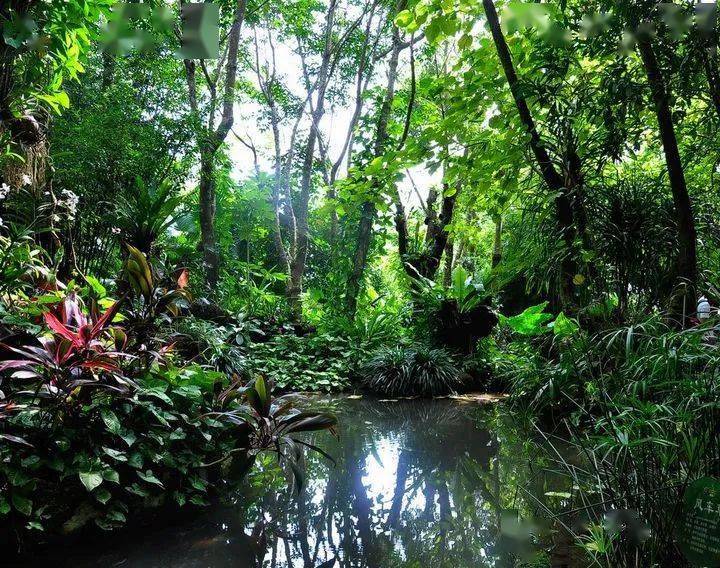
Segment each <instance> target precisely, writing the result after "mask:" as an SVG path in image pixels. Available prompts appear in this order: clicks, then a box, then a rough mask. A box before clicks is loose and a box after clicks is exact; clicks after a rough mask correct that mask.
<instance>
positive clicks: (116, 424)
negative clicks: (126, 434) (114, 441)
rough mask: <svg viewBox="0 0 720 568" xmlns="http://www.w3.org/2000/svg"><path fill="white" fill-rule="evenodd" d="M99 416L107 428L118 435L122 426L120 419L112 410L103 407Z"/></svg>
mask: <svg viewBox="0 0 720 568" xmlns="http://www.w3.org/2000/svg"><path fill="white" fill-rule="evenodd" d="M100 416H101V417H102V419H103V422H105V426H107V429H108V430H109V431H110V432H112V433H113V434H116V435H120V432H121V430H122V427H121V426H120V420H118V417H117V415H116V414H115V413H114V412H113V411H112V410H107V409H103V410H101V411H100Z"/></svg>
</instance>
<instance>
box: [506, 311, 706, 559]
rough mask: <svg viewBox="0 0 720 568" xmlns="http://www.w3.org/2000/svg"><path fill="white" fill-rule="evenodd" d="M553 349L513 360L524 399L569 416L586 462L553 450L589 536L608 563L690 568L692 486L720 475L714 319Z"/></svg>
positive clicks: (625, 331)
mask: <svg viewBox="0 0 720 568" xmlns="http://www.w3.org/2000/svg"><path fill="white" fill-rule="evenodd" d="M539 342H542V343H539ZM549 342H550V337H549V336H546V337H545V338H544V339H538V338H535V339H533V343H527V342H525V343H524V345H525V348H524V349H519V348H517V347H518V346H517V345H516V348H515V349H513V350H511V353H512V359H510V358H506V361H505V362H506V363H508V362H511V365H508V369H507V370H509V369H510V368H514V369H515V372H516V377H515V379H514V383H513V389H514V392H513V400H514V402H515V404H516V405H519V406H521V407H525V408H528V407H529V408H530V409H531V410H532V412H533V413H534V415H535V417H536V418H537V417H545V416H546V415H547V412H548V411H551V412H552V414H553V415H554V417H555V418H556V420H557V419H558V418H560V419H562V424H564V425H565V426H566V428H565V432H564V433H563V434H564V435H563V438H566V439H564V441H563V444H567V442H568V441H569V443H570V445H571V446H572V447H574V448H575V450H576V453H577V454H578V455H580V456H582V457H583V459H581V460H580V461H579V462H574V461H572V460H566V459H564V458H563V457H562V452H561V451H560V450H557V449H556V450H554V451H553V454H554V456H555V457H556V460H557V462H558V464H557V467H556V468H555V469H557V470H558V471H565V472H566V473H567V475H568V477H569V478H570V480H571V483H570V484H569V485H570V486H571V487H572V488H573V489H572V498H573V499H574V500H575V502H576V504H577V506H574V507H573V511H574V512H575V513H576V514H578V515H580V516H581V517H584V518H585V519H586V520H587V521H588V522H589V524H590V526H591V530H590V531H589V532H585V533H582V532H581V533H579V534H576V535H575V536H576V537H577V539H578V541H579V542H580V543H581V544H582V546H583V547H584V548H585V550H586V551H587V552H588V554H589V555H591V556H592V557H593V558H594V560H595V562H596V563H598V564H599V565H603V566H685V565H686V561H685V560H684V559H683V556H682V554H681V553H680V551H679V550H678V548H677V546H676V543H675V538H674V537H675V534H676V532H677V530H678V528H679V525H680V522H681V520H682V501H683V494H684V491H685V489H686V488H687V486H688V484H689V483H691V482H692V481H693V480H695V479H697V478H699V477H703V476H717V475H718V473H719V472H720V453H719V452H720V448H719V447H718V444H717V440H716V438H717V435H716V433H717V430H718V424H720V422H718V412H717V402H716V401H717V399H718V394H720V393H718V387H717V384H718V381H717V379H718V376H720V353H718V351H717V348H716V346H715V345H714V342H713V335H712V323H710V324H706V325H704V326H699V327H695V328H690V329H685V330H680V331H678V330H675V329H672V328H670V327H668V325H666V324H665V323H664V321H663V319H662V318H661V316H660V315H658V316H654V317H650V318H647V319H646V320H644V321H641V322H638V323H635V324H632V325H626V326H623V327H619V328H616V329H613V330H610V331H605V332H601V333H598V334H595V335H593V336H588V335H587V334H585V333H576V334H575V335H573V336H572V337H568V338H564V339H562V340H558V338H557V337H553V338H552V341H551V344H548V343H549ZM543 344H544V345H543ZM533 346H534V348H533ZM552 447H553V448H555V447H556V444H554V442H553V444H552ZM618 519H620V522H618ZM570 520H571V519H563V521H564V522H565V525H566V526H567V527H570V526H572V525H573V523H571V522H570Z"/></svg>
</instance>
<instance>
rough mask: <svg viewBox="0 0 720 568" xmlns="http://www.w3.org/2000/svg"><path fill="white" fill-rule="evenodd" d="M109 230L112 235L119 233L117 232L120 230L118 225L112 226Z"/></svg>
mask: <svg viewBox="0 0 720 568" xmlns="http://www.w3.org/2000/svg"><path fill="white" fill-rule="evenodd" d="M110 230H111V231H112V234H113V235H119V234H120V231H121V229H120V227H113V228H112V229H110Z"/></svg>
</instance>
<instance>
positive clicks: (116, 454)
mask: <svg viewBox="0 0 720 568" xmlns="http://www.w3.org/2000/svg"><path fill="white" fill-rule="evenodd" d="M103 452H105V453H106V454H107V455H109V456H110V457H111V458H113V459H114V460H117V461H121V462H126V461H127V456H126V455H125V454H124V453H123V452H120V451H118V450H113V449H112V448H106V447H104V446H103Z"/></svg>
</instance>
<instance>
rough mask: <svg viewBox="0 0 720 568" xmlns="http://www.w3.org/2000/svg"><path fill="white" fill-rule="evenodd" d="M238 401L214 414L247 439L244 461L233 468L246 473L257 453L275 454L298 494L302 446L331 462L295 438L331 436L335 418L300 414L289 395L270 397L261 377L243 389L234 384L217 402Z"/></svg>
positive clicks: (323, 413) (301, 483)
mask: <svg viewBox="0 0 720 568" xmlns="http://www.w3.org/2000/svg"><path fill="white" fill-rule="evenodd" d="M238 398H240V399H241V401H242V404H240V405H239V406H236V407H235V408H231V409H229V410H225V411H222V412H217V413H213V414H214V415H215V416H217V417H218V418H219V419H220V420H221V421H226V422H230V423H231V424H233V425H235V426H236V427H237V428H238V429H239V431H240V433H241V435H242V436H243V437H244V439H245V440H246V449H247V450H248V451H247V454H244V455H243V461H241V462H240V463H236V464H235V466H236V467H239V468H240V469H242V470H243V471H245V470H247V469H248V468H249V467H250V466H252V464H253V463H254V460H255V457H256V456H257V455H258V454H259V453H261V452H268V451H269V452H274V453H275V454H276V456H277V458H278V460H279V461H281V462H284V463H286V464H287V465H288V466H289V467H290V469H291V471H292V473H293V477H294V479H295V486H296V489H297V491H298V492H299V491H300V490H301V489H302V487H303V485H304V475H303V471H302V466H301V465H302V461H303V453H302V446H305V447H307V448H309V449H311V450H313V451H316V452H318V453H320V454H322V455H323V456H325V457H326V458H328V459H329V460H331V461H333V459H332V457H330V456H329V455H328V454H327V453H325V452H324V451H323V450H322V449H320V448H318V447H317V446H315V445H313V444H311V443H309V442H307V441H306V440H301V439H299V438H297V437H295V435H297V434H300V433H302V432H313V431H319V430H330V431H331V432H333V433H334V431H335V427H336V426H337V418H335V416H334V415H333V414H330V413H326V412H312V411H301V410H299V409H297V408H296V407H295V399H294V398H293V397H292V396H291V395H285V396H281V397H277V398H273V396H272V386H271V385H269V384H268V383H267V382H266V381H265V379H264V378H263V377H262V376H258V377H257V378H256V379H254V380H253V381H252V382H251V383H250V384H248V385H247V386H244V387H243V386H239V385H238V384H237V383H236V384H234V385H232V386H231V387H230V388H228V389H227V390H226V391H225V392H223V393H222V394H221V396H220V401H221V402H222V403H224V404H230V403H231V401H233V400H237V399H238Z"/></svg>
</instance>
